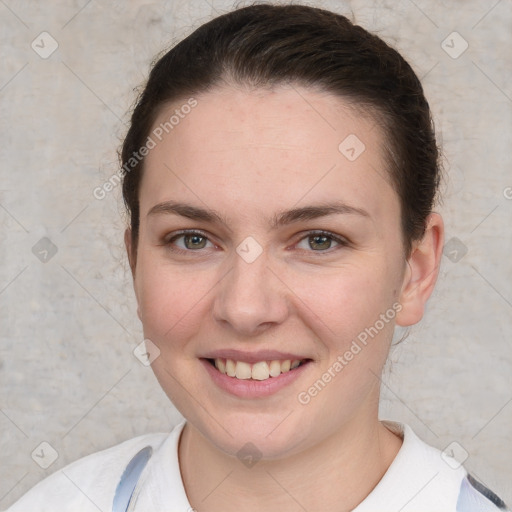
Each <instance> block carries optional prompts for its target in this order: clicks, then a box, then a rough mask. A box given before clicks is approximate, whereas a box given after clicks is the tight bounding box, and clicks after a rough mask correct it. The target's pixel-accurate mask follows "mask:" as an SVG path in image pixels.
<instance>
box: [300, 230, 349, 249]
mask: <svg viewBox="0 0 512 512" xmlns="http://www.w3.org/2000/svg"><path fill="white" fill-rule="evenodd" d="M303 242H305V243H306V244H307V246H308V247H309V248H311V249H313V252H325V251H327V250H328V249H331V246H332V243H333V242H335V243H336V244H337V245H339V246H345V245H347V242H345V241H344V240H342V239H341V238H338V237H337V236H334V235H333V234H332V233H328V232H323V231H321V232H313V233H309V234H308V235H307V236H305V237H304V238H302V239H301V241H300V242H299V244H297V247H298V246H299V245H300V243H303Z"/></svg>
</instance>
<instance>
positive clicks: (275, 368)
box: [215, 359, 301, 380]
mask: <svg viewBox="0 0 512 512" xmlns="http://www.w3.org/2000/svg"><path fill="white" fill-rule="evenodd" d="M300 363H301V361H300V359H294V360H290V359H286V360H285V361H277V360H275V361H258V362H257V363H254V364H252V365H251V364H249V363H245V362H243V361H233V360H232V359H215V367H216V368H217V370H219V372H221V373H224V374H225V375H228V376H229V377H235V378H237V379H254V380H266V379H268V378H269V377H279V375H281V373H285V372H288V371H290V370H293V369H294V368H297V366H299V365H300Z"/></svg>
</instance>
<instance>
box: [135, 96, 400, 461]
mask: <svg viewBox="0 0 512 512" xmlns="http://www.w3.org/2000/svg"><path fill="white" fill-rule="evenodd" d="M196 100H197V106H195V107H194V108H193V109H191V111H190V113H188V114H187V115H186V116H183V118H180V121H179V123H177V124H176V125H174V126H173V128H172V130H169V133H168V134H166V136H165V137H163V138H162V141H161V142H158V143H157V144H156V146H155V147H154V148H153V149H152V150H151V151H150V153H149V154H148V156H147V157H146V160H145V169H144V176H143V179H142V183H141V189H140V195H139V197H140V232H139V239H138V245H137V248H136V258H134V257H132V266H133V270H134V287H135V292H136V296H137V301H138V305H139V310H138V311H139V316H140V319H141V321H142V324H143V328H144V336H145V338H147V339H149V340H151V341H152V342H153V343H154V344H155V345H156V346H157V347H158V348H159V350H160V355H159V357H157V358H156V360H155V361H154V362H153V364H152V367H153V370H154V372H155V374H156V377H157V378H158V380H159V382H160V384H161V386H162V388H163V389H164V390H165V392H166V393H167V395H168V396H169V398H170V399H171V400H172V402H173V403H174V404H175V406H176V407H177V408H178V409H179V410H180V412H181V413H182V414H183V416H185V418H186V419H187V420H188V421H189V423H191V424H192V425H193V426H194V427H195V428H196V429H197V430H198V431H200V432H201V433H202V434H203V436H204V438H205V439H207V440H208V441H209V442H210V443H211V444H212V446H215V447H217V448H219V449H220V450H222V451H223V452H226V453H229V454H235V453H236V452H237V451H238V450H239V449H240V448H241V447H242V446H243V445H245V444H246V443H247V442H249V441H250V442H252V443H254V444H255V445H256V446H257V447H258V449H259V450H260V451H261V452H262V453H263V456H266V457H269V458H274V457H280V456H284V455H286V454H293V453H298V452H300V451H301V450H305V449H308V448H310V447H312V446H314V445H315V444H317V443H321V442H322V441H323V440H325V439H327V438H329V436H332V435H334V434H335V433H336V432H340V431H343V429H349V428H351V426H352V427H354V425H356V424H360V422H367V421H375V418H376V415H377V404H378V392H379V385H378V384H379V379H378V376H379V375H380V373H381V369H382V366H383V364H384V362H385V360H386V357H387V353H388V349H389V345H390V341H391V338H392V333H393V328H394V323H395V320H396V318H395V314H396V312H397V311H398V310H399V309H400V308H401V306H400V305H399V304H398V303H399V301H400V294H401V291H402V289H403V283H404V275H405V274H406V272H405V269H406V267H407V265H406V262H405V260H404V255H403V241H402V234H401V230H400V204H399V199H398V196H397V194H396V193H395V191H394V190H393V188H392V186H391V185H390V181H389V177H388V176H387V174H386V172H387V171H386V166H385V164H384V158H383V149H382V148H383V145H384V143H385V141H384V138H383V135H382V133H381V132H380V131H379V129H378V127H376V126H375V123H374V122H372V119H371V118H369V117H368V116H366V117H365V116H362V115H361V114H358V113H356V112H355V111H354V110H353V109H350V108H349V107H348V105H347V104H345V103H344V102H343V101H342V100H341V99H340V98H337V97H334V96H331V95H328V94H325V93H321V92H319V91H313V90H311V89H306V88H299V87H295V88H285V87H284V86H282V87H279V88H276V89H274V90H272V91H270V90H257V91H254V90H253V91H248V90H245V89H244V90H242V89H240V88H235V87H225V88H218V89H216V90H213V91H210V92H208V93H207V94H204V95H199V96H196ZM183 103H185V102H183ZM176 108H178V109H179V108H180V105H178V104H176V105H174V104H173V105H172V106H170V107H169V108H168V109H166V110H164V111H162V112H161V115H160V117H159V118H158V119H157V121H156V123H155V126H158V125H160V123H164V122H165V121H167V120H168V119H169V118H170V116H171V115H172V114H173V112H174V111H175V110H176ZM186 110H189V109H186ZM347 137H348V139H347ZM344 141H345V142H344ZM363 144H364V146H363ZM363 148H364V150H363V151H361V150H362V149H363ZM183 230H187V233H185V234H183ZM132 254H134V252H133V250H132ZM365 334H366V336H365ZM363 340H365V341H363ZM350 354H351V355H350ZM215 359H217V365H218V366H219V367H220V369H217V368H215V367H214V366H213V364H212V360H215ZM228 359H229V360H232V361H233V364H232V363H230V362H229V361H227V360H228ZM286 360H290V361H291V362H292V363H293V361H295V360H298V361H301V362H302V363H301V364H300V366H298V367H297V368H294V369H291V370H289V371H286V369H287V366H289V365H290V363H286ZM237 361H239V362H237ZM272 361H277V362H272ZM244 363H245V364H244ZM256 363H257V364H256ZM336 363H338V364H336ZM295 364H297V363H295ZM226 365H227V366H228V373H232V372H235V376H234V377H233V376H229V375H225V374H223V373H222V370H223V366H226ZM280 370H281V371H282V373H280ZM269 371H270V372H272V373H273V374H274V375H275V376H270V377H268V378H266V377H267V376H268V375H269ZM248 376H250V377H251V378H249V379H248V378H244V377H248ZM238 377H240V378H238ZM260 379H261V380H260ZM319 381H321V382H319ZM315 383H316V385H315Z"/></svg>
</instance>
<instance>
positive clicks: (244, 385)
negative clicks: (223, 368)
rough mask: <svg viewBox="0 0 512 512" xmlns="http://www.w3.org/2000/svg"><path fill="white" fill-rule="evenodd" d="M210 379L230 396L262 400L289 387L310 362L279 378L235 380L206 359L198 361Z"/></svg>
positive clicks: (282, 374)
mask: <svg viewBox="0 0 512 512" xmlns="http://www.w3.org/2000/svg"><path fill="white" fill-rule="evenodd" d="M200 361H201V363H203V366H204V367H205V369H206V371H207V372H208V374H209V375H210V377H211V379H212V380H213V382H214V383H215V384H217V386H218V387H219V388H221V389H222V390H224V391H227V392H228V393H231V394H232V395H235V396H238V397H241V398H264V397H266V396H270V395H273V394H274V393H277V392H278V391H279V390H280V389H282V388H284V387H285V386H288V385H290V384H291V383H292V382H294V381H295V380H296V379H298V378H299V377H300V376H301V375H302V373H303V372H304V371H305V370H306V368H307V367H308V366H309V364H310V361H308V362H306V363H303V364H301V365H300V366H298V367H297V368H295V369H293V370H290V371H288V372H285V373H281V375H279V377H270V378H268V379H266V380H253V379H237V378H236V377H229V376H228V375H225V374H223V373H221V372H219V370H217V368H215V366H213V365H212V364H211V363H210V362H208V361H207V360H206V359H200Z"/></svg>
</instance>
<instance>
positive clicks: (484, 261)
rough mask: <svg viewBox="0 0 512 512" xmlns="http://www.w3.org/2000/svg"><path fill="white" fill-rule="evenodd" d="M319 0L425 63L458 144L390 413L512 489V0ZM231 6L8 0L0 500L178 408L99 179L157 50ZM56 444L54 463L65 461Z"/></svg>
mask: <svg viewBox="0 0 512 512" xmlns="http://www.w3.org/2000/svg"><path fill="white" fill-rule="evenodd" d="M314 5H318V6H322V7H327V8H330V9H333V10H336V11H338V12H341V13H344V14H348V15H350V16H353V18H354V19H355V20H356V22H358V23H360V24H362V25H363V26H364V27H366V28H368V29H370V30H373V31H376V32H377V33H378V34H379V35H381V37H383V38H384V39H386V40H387V41H388V42H390V43H391V44H393V45H395V46H396V47H397V48H398V49H399V50H400V51H401V52H402V53H403V54H404V55H405V56H406V57H407V58H408V59H409V60H410V62H411V63H412V64H413V67H414V68H415V69H416V70H417V72H418V74H419V76H420V77H422V79H423V83H424V86H425V89H426V93H427V96H428V97H429V99H430V102H431V105H432V108H433V111H434V115H435V121H436V123H437V128H438V131H439V137H440V141H441V142H442V144H443V148H444V154H445V168H446V171H447V176H446V179H445V182H444V183H443V191H444V202H443V204H442V205H440V207H439V211H441V212H442V213H443V214H444V218H445V222H446V227H447V237H446V240H447V246H446V247H445V253H446V256H445V257H444V258H443V263H442V270H441V276H440V281H439V284H438V287H437V290H436V292H435V294H434V296H433V298H432V299H431V301H430V304H429V310H428V313H427V315H426V317H425V319H424V321H423V322H422V323H421V324H420V325H418V326H416V327H414V328H413V329H412V330H411V334H410V336H409V338H408V339H407V341H405V342H403V343H402V344H401V345H399V346H398V347H397V348H396V349H394V350H393V351H392V353H391V356H390V363H389V365H388V368H387V370H386V372H385V379H384V385H383V395H382V408H381V409H382V410H381V416H382V417H384V418H393V419H396V420H399V421H405V422H408V423H409V424H410V425H411V426H412V427H413V428H414V429H415V430H416V432H417V433H418V434H419V435H420V436H421V437H423V438H424V439H425V440H426V441H427V442H429V443H431V444H433V445H435V446H437V447H439V448H441V449H443V448H445V447H446V446H447V445H449V444H450V443H452V442H453V441H456V442H457V443H458V445H456V449H455V451H456V454H458V455H459V456H463V455H464V451H463V450H465V451H466V452H467V453H468V454H469V457H468V458H467V460H466V461H465V465H466V467H467V468H468V469H470V470H471V471H473V472H474V473H475V475H476V476H477V477H478V478H479V479H481V480H482V481H484V482H485V483H486V484H487V485H488V486H490V487H491V488H494V489H495V490H497V491H498V492H499V493H500V494H501V495H502V497H503V498H504V499H505V500H506V501H508V502H509V503H512V487H511V485H510V482H511V479H512V345H511V343H512V279H511V278H512V258H511V257H510V255H511V254H512V233H511V225H512V172H511V168H512V167H511V163H512V157H511V151H510V147H511V134H512V129H511V124H512V80H511V74H512V73H511V60H510V55H511V54H510V48H511V44H512V30H511V26H512V5H511V3H510V1H506V0H503V1H496V2H495V1H493V2H486V1H484V0H471V1H464V2H462V1H450V2H448V1H444V0H438V1H436V0H431V1H427V0H415V1H412V0H404V1H395V2H392V1H391V0H389V1H386V0H381V1H369V0H359V1H354V2H343V1H318V2H315V3H314ZM231 6H232V2H231V1H227V0H192V1H187V0H180V1H178V0H175V1H162V2H144V1H138V2H136V1H126V2H123V1H121V0H115V1H112V2H100V1H96V0H92V1H85V0H79V1H78V0H75V1H67V2H64V1H62V0H57V1H53V2H52V3H51V7H48V6H47V4H46V3H44V2H43V3H41V2H35V1H32V2H30V1H27V0H5V1H2V2H0V26H1V34H0V38H1V47H0V48H1V49H0V52H1V53H0V55H1V56H0V127H1V141H2V144H1V145H0V161H1V163H2V164H1V167H0V176H1V180H0V225H1V241H0V261H1V267H0V319H1V320H0V321H1V327H0V336H1V342H0V343H1V344H0V460H1V465H0V508H5V507H7V506H8V505H9V504H10V503H12V502H13V501H14V500H15V499H16V498H17V497H19V496H20V495H21V494H23V493H24V492H25V491H26V490H27V489H28V488H30V487H32V486H33V485H34V484H35V483H36V482H37V481H39V480H40V479H42V478H44V477H45V476H46V475H48V474H50V473H51V472H53V471H55V470H56V469H58V468H59V467H62V466H64V465H65V464H67V463H69V462H70V461H72V460H75V459H77V458H78V457H81V456H83V455H85V454H89V453H91V452H94V451H97V450H99V449H102V448H105V447H107V446H111V445H113V444H115V443H118V442H120V441H122V440H125V439H128V438H130V437H133V436H135V435H138V434H142V433H146V432H151V431H165V430H168V429H170V428H171V426H172V425H174V424H175V423H176V422H177V421H178V420H179V419H180V415H179V414H178V413H177V412H176V410H175V409H174V408H173V406H172V405H171V404H170V403H169V402H168V400H167V398H166V397H165V395H164V393H163V392H162V391H161V389H160V388H159V386H158V384H157V382H156V380H155V378H154V377H153V375H152V373H151V370H150V369H149V368H146V367H144V366H143V365H142V364H140V363H139V361H138V360H137V359H136V358H135V357H134V355H133V353H132V351H133V349H134V348H135V347H136V345H137V344H138V343H139V342H140V341H141V338H142V335H141V327H140V325H139V322H138V320H137V317H136V314H135V303H134V299H133V293H132V288H131V283H130V276H129V273H128V271H127V263H126V260H125V256H124V252H123V244H122V231H123V226H124V222H125V218H124V216H123V210H122V208H121V202H120V200H119V199H120V195H119V187H117V188H115V189H114V190H113V191H112V192H110V193H109V194H108V195H107V197H106V198H105V199H103V200H98V199H95V198H94V196H93V190H94V188H95V187H97V186H101V185H102V184H103V183H104V182H105V180H107V179H108V178H109V177H110V176H111V175H112V174H114V173H115V171H116V164H117V160H116V148H117V146H118V144H119V141H120V138H121V137H122V135H123V133H124V131H125V129H126V127H125V124H124V123H125V122H126V120H127V112H128V109H129V107H130V105H131V104H132V102H133V100H134V97H135V94H134V91H133V87H134V86H136V85H138V84H140V83H141V82H142V81H143V80H144V78H145V76H146V75H147V71H148V65H149V63H150V61H151V59H152V58H153V57H154V55H155V54H156V53H157V52H159V51H160V50H162V49H163V48H165V47H167V46H169V45H170V44H171V43H172V42H173V41H175V40H177V39H179V38H181V37H182V36H183V35H186V34H187V33H188V32H189V31H190V30H192V29H193V28H195V27H197V26H198V25H199V24H201V23H202V22H204V21H205V20H207V19H209V18H210V17H211V16H212V15H214V14H215V13H220V12H223V11H225V10H227V9H229V8H230V7H231ZM42 32H47V33H48V34H43V35H41V33H42ZM453 32H457V34H453ZM443 41H444V43H443ZM55 45H58V47H57V48H56V49H55V48H54V46H55ZM466 45H467V48H466ZM52 50H55V51H54V52H53V53H51V55H49V54H50V52H51V51H52ZM55 251H56V252H55ZM41 442H47V443H49V444H50V445H51V446H52V447H53V449H54V450H55V455H56V456H58V458H57V459H56V460H55V462H54V463H53V464H52V465H50V466H49V467H48V468H47V469H44V468H41V467H40V466H39V465H38V464H36V462H35V461H34V460H33V459H32V457H31V454H32V453H33V451H34V450H36V448H37V447H38V446H39V445H40V443H41ZM45 450H46V452H45V453H46V454H47V455H46V460H45V461H42V460H41V458H39V460H38V457H37V456H36V455H34V459H35V460H38V462H39V463H43V462H46V464H48V463H49V462H51V454H52V453H53V452H52V451H51V450H50V449H49V448H48V447H46V448H45ZM35 453H36V454H37V453H41V452H40V448H37V450H36V451H35Z"/></svg>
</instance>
